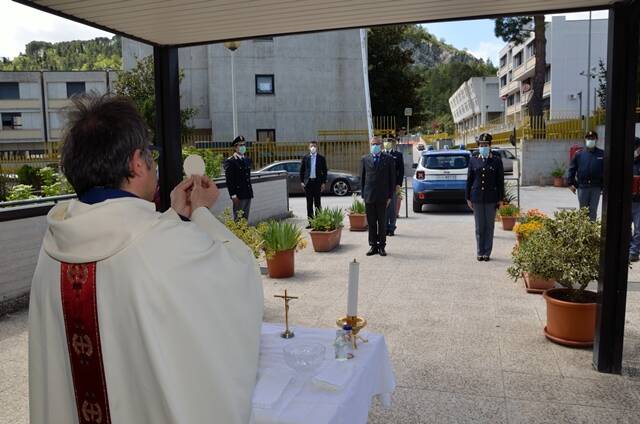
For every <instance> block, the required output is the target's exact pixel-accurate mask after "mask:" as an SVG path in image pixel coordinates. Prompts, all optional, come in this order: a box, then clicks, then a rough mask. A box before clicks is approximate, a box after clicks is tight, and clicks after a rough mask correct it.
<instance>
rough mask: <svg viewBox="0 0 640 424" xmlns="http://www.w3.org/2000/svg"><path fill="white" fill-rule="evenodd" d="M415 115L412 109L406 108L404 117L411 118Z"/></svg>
mask: <svg viewBox="0 0 640 424" xmlns="http://www.w3.org/2000/svg"><path fill="white" fill-rule="evenodd" d="M412 114H413V109H411V108H410V107H406V108H405V109H404V116H411V115H412Z"/></svg>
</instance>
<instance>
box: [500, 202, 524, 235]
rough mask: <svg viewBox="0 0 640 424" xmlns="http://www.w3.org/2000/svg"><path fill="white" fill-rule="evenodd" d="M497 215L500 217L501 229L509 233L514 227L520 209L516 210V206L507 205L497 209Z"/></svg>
mask: <svg viewBox="0 0 640 424" xmlns="http://www.w3.org/2000/svg"><path fill="white" fill-rule="evenodd" d="M498 214H499V215H500V219H501V220H502V229H503V230H505V231H511V230H513V227H514V226H515V225H516V220H517V219H518V215H519V214H520V209H518V207H517V206H516V205H513V204H511V203H507V204H505V205H502V206H500V209H498Z"/></svg>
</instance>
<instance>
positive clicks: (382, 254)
mask: <svg viewBox="0 0 640 424" xmlns="http://www.w3.org/2000/svg"><path fill="white" fill-rule="evenodd" d="M378 253H380V256H387V252H385V250H384V247H381V248H379V249H378Z"/></svg>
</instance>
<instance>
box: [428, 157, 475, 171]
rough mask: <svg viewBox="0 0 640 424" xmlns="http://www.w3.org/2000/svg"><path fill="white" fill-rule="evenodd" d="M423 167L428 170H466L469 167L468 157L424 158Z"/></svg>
mask: <svg viewBox="0 0 640 424" xmlns="http://www.w3.org/2000/svg"><path fill="white" fill-rule="evenodd" d="M422 166H424V167H425V168H427V169H464V168H466V167H467V166H469V157H468V156H467V155H433V156H423V157H422Z"/></svg>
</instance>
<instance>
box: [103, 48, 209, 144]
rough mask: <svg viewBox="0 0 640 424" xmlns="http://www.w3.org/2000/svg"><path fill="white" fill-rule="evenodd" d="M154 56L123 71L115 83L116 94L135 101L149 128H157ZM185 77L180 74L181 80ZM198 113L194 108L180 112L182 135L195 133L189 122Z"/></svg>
mask: <svg viewBox="0 0 640 424" xmlns="http://www.w3.org/2000/svg"><path fill="white" fill-rule="evenodd" d="M153 73H154V70H153V56H147V57H145V58H144V59H141V60H139V61H138V64H137V65H136V67H135V68H133V69H132V70H130V71H121V72H120V73H119V74H118V79H117V80H116V82H115V83H114V88H115V92H116V94H118V95H121V96H125V97H128V98H130V99H131V100H133V102H134V103H135V104H136V107H137V108H138V111H140V113H141V114H142V116H143V117H144V120H145V121H146V123H147V125H148V126H149V128H151V129H152V130H154V129H155V128H156V126H155V125H156V124H155V122H156V117H155V116H156V105H155V99H156V95H155V81H154V77H153ZM183 77H184V74H183V72H182V71H181V72H180V80H181V81H182V78H183ZM196 113H197V110H196V109H194V108H186V109H181V110H180V126H181V133H182V135H188V134H190V133H191V132H192V131H193V128H192V127H191V126H189V120H190V119H191V118H193V117H194V116H195V115H196Z"/></svg>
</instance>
